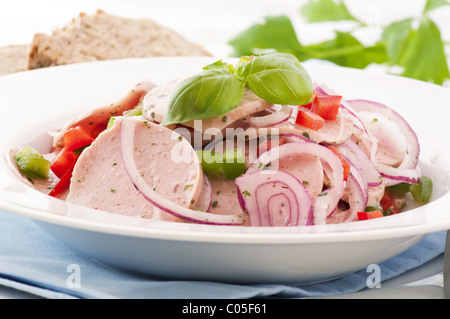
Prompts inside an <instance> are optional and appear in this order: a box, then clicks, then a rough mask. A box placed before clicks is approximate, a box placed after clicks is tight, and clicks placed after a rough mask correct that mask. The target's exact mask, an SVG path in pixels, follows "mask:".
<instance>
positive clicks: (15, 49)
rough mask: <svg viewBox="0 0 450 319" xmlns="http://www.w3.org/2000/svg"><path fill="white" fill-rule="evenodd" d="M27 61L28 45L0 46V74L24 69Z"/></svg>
mask: <svg viewBox="0 0 450 319" xmlns="http://www.w3.org/2000/svg"><path fill="white" fill-rule="evenodd" d="M27 63H28V45H9V46H4V47H0V76H2V75H6V74H10V73H15V72H20V71H25V70H26V69H27Z"/></svg>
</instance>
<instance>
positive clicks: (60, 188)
mask: <svg viewBox="0 0 450 319" xmlns="http://www.w3.org/2000/svg"><path fill="white" fill-rule="evenodd" d="M74 166H75V162H73V164H72V165H71V167H69V169H68V170H67V172H66V173H65V174H64V175H63V176H62V177H61V179H60V180H59V181H58V183H57V184H56V185H55V187H53V189H52V190H51V191H50V193H49V195H50V196H53V197H56V196H58V195H59V194H61V193H62V192H64V191H65V190H66V189H68V188H69V186H70V179H71V178H72V172H73V167H74Z"/></svg>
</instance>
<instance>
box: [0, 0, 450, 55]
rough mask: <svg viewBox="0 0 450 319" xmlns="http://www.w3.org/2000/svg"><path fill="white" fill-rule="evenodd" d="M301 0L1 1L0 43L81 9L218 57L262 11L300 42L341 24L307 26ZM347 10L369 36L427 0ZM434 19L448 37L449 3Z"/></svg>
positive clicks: (390, 0)
mask: <svg viewBox="0 0 450 319" xmlns="http://www.w3.org/2000/svg"><path fill="white" fill-rule="evenodd" d="M303 3H305V1H304V0H276V1H274V0H258V1H256V0H224V1H218V0H185V1H182V0H163V1H161V0H128V1H124V0H108V1H106V0H90V1H88V0H77V1H74V0H63V1H61V0H59V1H56V0H39V1H30V0H14V1H6V0H0V46H3V45H9V44H27V43H30V42H31V40H32V38H33V35H34V34H35V33H37V32H41V33H51V31H52V30H53V29H55V28H58V27H62V26H63V25H65V24H67V23H68V22H70V21H71V19H72V18H73V17H75V16H77V15H78V14H79V13H80V12H86V13H88V14H89V13H94V12H95V11H96V10H97V9H102V10H104V11H106V12H108V13H110V14H115V15H120V16H124V17H132V18H140V17H145V18H149V19H152V20H154V21H157V22H159V23H161V24H163V25H165V26H168V27H171V28H172V29H174V30H176V31H177V32H179V33H181V34H182V35H184V36H185V37H187V38H188V39H189V40H191V41H194V42H196V43H199V44H202V45H204V46H205V47H206V48H207V49H209V50H210V51H211V52H212V53H214V54H215V55H217V56H224V55H227V54H229V53H230V47H229V46H228V45H227V42H228V40H230V39H231V38H232V37H233V36H235V35H236V34H237V33H238V32H240V31H242V30H244V29H245V28H246V27H248V26H250V25H252V24H254V23H255V22H258V21H260V20H261V19H262V18H263V17H264V16H266V15H277V14H286V15H288V16H289V17H291V19H292V21H293V23H294V25H295V27H296V29H297V31H298V35H299V39H300V41H301V42H302V43H312V42H315V41H319V40H323V39H325V38H327V37H331V36H332V30H333V28H345V27H346V25H345V23H333V24H328V23H320V24H315V25H305V23H304V21H303V20H302V18H301V17H300V14H299V8H300V7H301V5H302V4H303ZM345 3H346V4H347V6H348V8H349V9H350V11H351V13H352V14H353V15H355V16H356V17H358V18H359V19H361V20H362V21H365V22H368V23H369V24H370V25H371V26H372V28H369V30H368V31H367V32H366V33H365V34H361V35H360V37H361V38H360V39H361V40H362V41H371V40H372V39H374V38H375V37H376V36H377V35H378V34H379V32H380V30H381V29H380V28H379V26H383V25H386V24H387V23H389V22H391V21H394V20H399V19H402V18H405V17H414V16H418V15H419V14H420V12H421V10H422V9H423V6H424V3H425V0H346V1H345ZM433 19H434V21H435V22H436V23H437V24H438V26H439V27H440V28H441V30H442V36H443V38H444V39H445V40H446V41H450V7H448V8H442V9H439V10H437V11H436V12H434V13H433Z"/></svg>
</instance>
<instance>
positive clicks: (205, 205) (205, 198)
mask: <svg viewBox="0 0 450 319" xmlns="http://www.w3.org/2000/svg"><path fill="white" fill-rule="evenodd" d="M211 205H212V187H211V183H210V182H209V179H208V176H206V174H203V185H202V190H201V193H200V197H199V199H198V200H197V207H198V209H200V210H201V211H203V212H208V211H209V209H210V208H211Z"/></svg>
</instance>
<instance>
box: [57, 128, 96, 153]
mask: <svg viewBox="0 0 450 319" xmlns="http://www.w3.org/2000/svg"><path fill="white" fill-rule="evenodd" d="M94 139H95V137H93V136H92V135H91V134H89V133H88V132H87V131H86V130H84V129H83V128H82V127H80V126H77V127H73V128H71V129H69V130H68V131H67V132H66V133H64V147H65V149H66V151H67V152H69V151H75V150H77V149H80V148H83V147H85V146H88V145H90V144H91V143H92V142H93V141H94Z"/></svg>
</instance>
